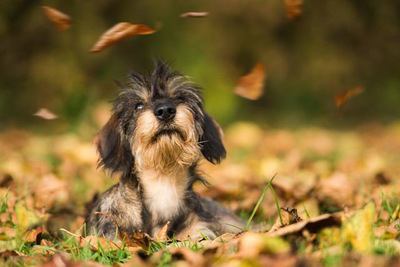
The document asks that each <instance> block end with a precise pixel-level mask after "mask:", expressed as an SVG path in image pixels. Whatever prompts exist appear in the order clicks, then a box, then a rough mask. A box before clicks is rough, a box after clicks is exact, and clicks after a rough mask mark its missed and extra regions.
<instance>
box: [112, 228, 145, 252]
mask: <svg viewBox="0 0 400 267" xmlns="http://www.w3.org/2000/svg"><path fill="white" fill-rule="evenodd" d="M119 236H120V238H121V240H124V242H125V243H126V244H127V245H128V247H138V246H139V247H141V248H143V249H147V247H148V246H149V244H150V242H151V241H152V238H151V237H150V236H149V235H148V234H146V233H144V232H142V231H136V232H134V233H128V232H124V231H120V232H119Z"/></svg>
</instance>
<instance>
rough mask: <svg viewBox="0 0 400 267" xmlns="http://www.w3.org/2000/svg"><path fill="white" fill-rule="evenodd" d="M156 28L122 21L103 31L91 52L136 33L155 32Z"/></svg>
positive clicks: (98, 50) (100, 49)
mask: <svg viewBox="0 0 400 267" xmlns="http://www.w3.org/2000/svg"><path fill="white" fill-rule="evenodd" d="M154 32H155V30H154V29H153V28H151V27H149V26H147V25H144V24H132V23H129V22H120V23H117V24H116V25H114V26H113V27H112V28H110V29H109V30H107V31H106V32H105V33H103V34H102V35H101V36H100V38H99V39H98V40H97V42H96V43H95V44H94V45H93V47H92V48H91V49H90V52H100V51H102V50H104V49H105V48H107V47H109V46H111V45H113V44H115V43H117V42H119V41H121V40H123V39H126V38H129V37H133V36H135V35H147V34H152V33H154Z"/></svg>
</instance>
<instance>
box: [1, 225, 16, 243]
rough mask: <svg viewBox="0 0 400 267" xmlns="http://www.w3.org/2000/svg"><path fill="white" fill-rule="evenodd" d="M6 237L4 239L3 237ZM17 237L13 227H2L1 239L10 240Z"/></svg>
mask: <svg viewBox="0 0 400 267" xmlns="http://www.w3.org/2000/svg"><path fill="white" fill-rule="evenodd" d="M3 236H4V237H3ZM15 236H16V231H15V229H14V228H13V227H7V226H1V227H0V239H1V240H5V239H6V240H8V239H12V238H14V237H15Z"/></svg>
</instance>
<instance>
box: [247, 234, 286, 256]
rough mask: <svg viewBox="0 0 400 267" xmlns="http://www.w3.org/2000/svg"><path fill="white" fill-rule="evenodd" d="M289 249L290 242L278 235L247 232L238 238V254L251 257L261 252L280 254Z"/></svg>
mask: <svg viewBox="0 0 400 267" xmlns="http://www.w3.org/2000/svg"><path fill="white" fill-rule="evenodd" d="M289 251H290V244H289V243H287V242H286V241H285V240H283V239H281V238H279V237H271V236H269V235H267V234H260V233H252V232H247V233H244V234H243V236H242V237H241V238H240V243H239V254H240V256H242V257H246V258H253V257H256V256H258V255H259V254H261V253H267V254H280V253H288V252H289Z"/></svg>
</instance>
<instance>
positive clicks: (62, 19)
mask: <svg viewBox="0 0 400 267" xmlns="http://www.w3.org/2000/svg"><path fill="white" fill-rule="evenodd" d="M42 9H43V13H44V14H45V15H46V17H47V18H48V19H49V20H50V21H51V22H52V23H53V24H54V25H55V26H56V27H57V29H58V30H60V31H65V30H67V29H68V28H69V27H70V26H71V19H70V17H69V16H68V15H67V14H64V13H62V12H61V11H59V10H57V9H55V8H52V7H49V6H42Z"/></svg>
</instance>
